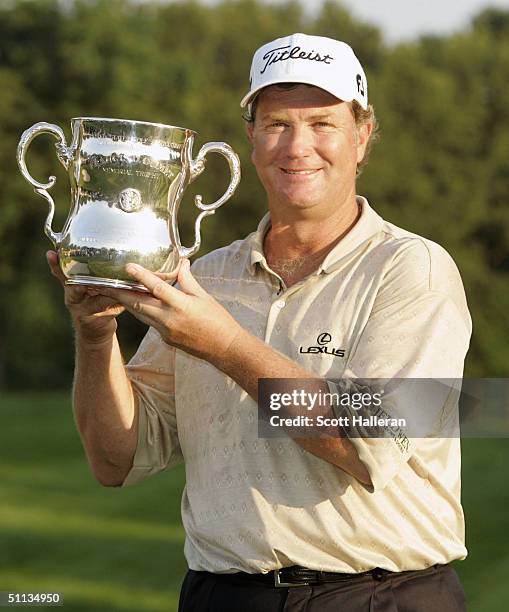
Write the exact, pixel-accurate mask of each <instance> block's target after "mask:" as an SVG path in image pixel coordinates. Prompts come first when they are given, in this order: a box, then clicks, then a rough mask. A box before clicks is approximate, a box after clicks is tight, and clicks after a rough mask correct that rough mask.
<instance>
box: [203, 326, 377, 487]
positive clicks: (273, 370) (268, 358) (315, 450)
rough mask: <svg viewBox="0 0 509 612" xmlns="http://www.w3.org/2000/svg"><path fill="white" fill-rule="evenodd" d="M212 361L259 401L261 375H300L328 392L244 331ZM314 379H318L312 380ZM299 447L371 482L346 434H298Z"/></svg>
mask: <svg viewBox="0 0 509 612" xmlns="http://www.w3.org/2000/svg"><path fill="white" fill-rule="evenodd" d="M211 361H212V363H213V364H214V365H215V366H216V367H217V368H218V369H220V370H221V371H223V372H224V373H225V374H227V375H228V376H229V377H230V378H232V379H233V380H235V382H237V383H238V384H239V385H240V386H241V387H242V388H243V389H245V391H247V393H249V395H250V396H251V397H252V398H253V399H254V400H255V401H258V380H259V379H260V378H274V379H284V378H301V379H303V378H304V379H308V380H309V383H308V386H310V387H311V388H308V391H311V390H313V391H315V392H319V391H322V392H323V393H327V392H328V387H327V385H326V383H325V382H324V381H323V380H322V379H321V378H319V377H318V376H316V375H315V374H312V373H310V372H308V371H307V370H305V369H304V368H302V367H301V366H299V365H298V364H297V363H295V362H294V361H292V360H291V359H289V358H288V357H286V356H285V355H283V354H282V353H279V352H278V351H276V350H274V349H273V348H272V347H270V346H269V345H267V344H266V343H265V342H262V341H261V340H260V339H258V338H256V337H255V336H253V335H251V334H249V333H248V332H246V331H245V330H242V331H239V333H238V335H237V336H236V337H235V339H234V341H233V342H232V343H231V345H230V347H229V349H228V350H227V351H225V352H224V353H223V354H222V355H221V356H219V357H214V358H213V359H212V360H211ZM312 379H315V380H312ZM294 439H295V442H297V443H298V444H299V445H300V446H302V447H303V448H305V449H306V450H307V451H309V452H310V453H312V454H313V455H315V456H317V457H320V458H321V459H323V460H325V461H327V462H329V463H332V464H333V465H336V466H337V467H339V468H341V469H342V470H344V471H345V472H348V473H349V474H350V475H352V476H354V477H355V478H357V480H359V481H360V482H362V483H364V484H371V479H370V476H369V473H368V471H367V469H366V467H365V466H364V464H363V463H362V462H361V461H360V459H359V456H358V454H357V451H356V449H355V447H354V445H353V444H352V442H351V441H350V440H349V439H348V438H346V437H339V432H338V436H337V437H329V436H325V435H324V436H323V437H319V438H316V437H305V438H304V437H302V438H301V437H299V438H294Z"/></svg>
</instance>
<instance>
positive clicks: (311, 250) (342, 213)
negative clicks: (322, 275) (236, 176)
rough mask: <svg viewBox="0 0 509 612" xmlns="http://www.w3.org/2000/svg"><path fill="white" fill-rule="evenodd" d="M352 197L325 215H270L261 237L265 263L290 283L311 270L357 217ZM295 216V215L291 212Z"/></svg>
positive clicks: (353, 223)
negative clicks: (266, 229)
mask: <svg viewBox="0 0 509 612" xmlns="http://www.w3.org/2000/svg"><path fill="white" fill-rule="evenodd" d="M360 213H361V210H360V206H359V205H358V204H357V201H356V199H355V196H354V197H353V200H351V201H349V202H348V205H346V206H343V207H341V208H339V207H338V210H337V211H334V213H333V214H330V213H329V214H328V216H327V217H326V218H316V215H315V216H314V218H311V217H309V218H306V217H305V215H301V216H300V217H299V218H297V219H295V218H294V219H293V220H290V219H285V218H284V215H281V214H279V215H278V214H276V215H275V217H274V216H273V211H272V210H271V227H270V229H269V231H268V232H267V234H266V236H265V241H264V252H265V255H266V257H267V262H268V264H269V266H270V267H271V268H272V269H273V270H274V271H275V272H277V273H278V274H279V275H280V276H281V277H282V278H283V280H284V281H285V283H286V284H287V285H288V286H290V285H291V284H293V283H295V282H297V281H299V280H301V279H302V278H304V277H305V276H307V275H309V274H311V273H312V272H313V271H315V270H316V269H317V268H318V267H319V265H320V264H321V263H322V261H323V260H324V259H325V257H326V256H327V255H328V253H329V252H330V251H331V250H332V249H333V248H334V247H335V246H336V244H338V242H339V241H340V240H341V239H342V238H344V237H345V236H346V234H348V232H349V231H350V230H351V229H352V228H353V227H354V225H355V224H356V223H357V221H358V220H359V217H360ZM294 217H295V215H294Z"/></svg>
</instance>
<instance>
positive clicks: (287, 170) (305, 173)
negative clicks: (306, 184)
mask: <svg viewBox="0 0 509 612" xmlns="http://www.w3.org/2000/svg"><path fill="white" fill-rule="evenodd" d="M281 170H282V171H283V172H284V173H285V174H292V175H294V176H309V175H311V174H316V173H317V172H318V171H319V170H320V168H314V169H312V170H309V169H308V170H293V169H291V168H281Z"/></svg>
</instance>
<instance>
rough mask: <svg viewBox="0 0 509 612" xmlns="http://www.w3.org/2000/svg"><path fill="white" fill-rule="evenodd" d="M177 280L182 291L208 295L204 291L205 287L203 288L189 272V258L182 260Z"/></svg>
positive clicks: (190, 293)
mask: <svg viewBox="0 0 509 612" xmlns="http://www.w3.org/2000/svg"><path fill="white" fill-rule="evenodd" d="M178 280H179V284H180V288H181V289H182V291H183V292H184V293H187V294H189V295H197V296H208V293H207V292H206V291H205V289H203V287H202V286H201V285H200V284H199V283H198V281H197V280H196V279H195V278H194V276H193V273H192V272H191V264H190V262H189V259H183V260H182V265H181V266H180V269H179V275H178Z"/></svg>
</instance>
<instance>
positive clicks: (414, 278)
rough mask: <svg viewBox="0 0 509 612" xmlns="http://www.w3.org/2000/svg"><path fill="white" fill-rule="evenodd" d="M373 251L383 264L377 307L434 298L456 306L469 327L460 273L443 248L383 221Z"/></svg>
mask: <svg viewBox="0 0 509 612" xmlns="http://www.w3.org/2000/svg"><path fill="white" fill-rule="evenodd" d="M374 251H378V257H379V258H380V259H381V261H382V265H383V278H382V281H381V284H380V287H379V292H378V296H377V301H378V305H381V304H386V303H387V302H389V303H390V302H394V301H399V300H404V301H411V300H413V299H414V300H416V299H419V298H420V297H422V296H424V295H428V296H431V295H434V296H435V299H436V300H439V301H444V302H445V301H446V302H449V303H451V304H453V305H454V307H455V309H456V310H457V312H458V313H459V314H460V316H461V318H462V319H463V320H464V322H465V324H466V325H467V327H470V325H471V321H470V314H469V311H468V305H467V299H466V295H465V290H464V287H463V281H462V279H461V274H460V272H459V270H458V267H457V265H456V263H455V261H454V259H453V258H452V257H451V255H450V254H449V253H448V252H447V250H446V249H445V248H444V247H443V246H441V245H440V244H438V243H436V242H434V241H433V240H430V239H428V238H424V237H423V236H419V235H418V234H414V233H412V232H409V231H407V230H404V229H402V228H400V227H398V226H396V225H394V224H392V223H388V222H386V221H384V224H383V226H382V230H381V234H380V239H379V241H378V244H377V245H376V247H375V248H374Z"/></svg>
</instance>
